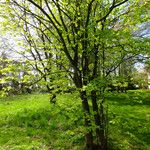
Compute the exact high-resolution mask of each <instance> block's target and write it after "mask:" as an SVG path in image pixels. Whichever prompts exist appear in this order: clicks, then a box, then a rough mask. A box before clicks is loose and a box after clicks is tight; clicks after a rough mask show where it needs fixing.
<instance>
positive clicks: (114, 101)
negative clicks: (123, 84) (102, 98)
mask: <svg viewBox="0 0 150 150" xmlns="http://www.w3.org/2000/svg"><path fill="white" fill-rule="evenodd" d="M107 99H108V100H109V139H110V144H111V147H114V148H113V149H114V150H150V91H128V94H124V93H120V94H115V93H113V94H110V95H109V96H108V97H107Z"/></svg>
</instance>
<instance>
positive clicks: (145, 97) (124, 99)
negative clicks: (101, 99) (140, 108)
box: [106, 90, 150, 106]
mask: <svg viewBox="0 0 150 150" xmlns="http://www.w3.org/2000/svg"><path fill="white" fill-rule="evenodd" d="M106 98H107V99H108V101H109V102H112V103H113V104H117V105H131V106H132V105H150V90H146V91H128V92H127V93H117V92H114V93H108V94H107V96H106Z"/></svg>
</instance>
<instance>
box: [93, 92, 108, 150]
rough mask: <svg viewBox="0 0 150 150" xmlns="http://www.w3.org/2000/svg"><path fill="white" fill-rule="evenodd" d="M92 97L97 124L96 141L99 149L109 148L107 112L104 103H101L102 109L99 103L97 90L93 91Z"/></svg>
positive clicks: (105, 149)
mask: <svg viewBox="0 0 150 150" xmlns="http://www.w3.org/2000/svg"><path fill="white" fill-rule="evenodd" d="M91 98H92V107H93V112H94V119H95V125H96V130H95V132H96V142H97V146H98V147H97V150H107V138H106V135H105V132H106V131H105V129H106V122H105V114H104V107H103V104H102V103H101V104H100V110H99V108H98V104H97V94H96V91H92V92H91Z"/></svg>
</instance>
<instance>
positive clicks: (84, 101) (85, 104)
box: [80, 91, 94, 150]
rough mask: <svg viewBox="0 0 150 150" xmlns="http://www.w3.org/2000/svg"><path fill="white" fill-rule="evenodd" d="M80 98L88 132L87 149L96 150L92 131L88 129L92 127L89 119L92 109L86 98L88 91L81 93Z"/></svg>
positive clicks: (86, 137)
mask: <svg viewBox="0 0 150 150" xmlns="http://www.w3.org/2000/svg"><path fill="white" fill-rule="evenodd" d="M80 97H81V100H82V107H83V111H84V122H85V128H86V129H87V130H88V131H87V132H86V134H85V140H86V147H87V149H89V150H94V149H93V145H94V144H93V135H92V131H91V130H89V129H88V128H89V127H91V121H90V119H89V115H90V108H89V104H88V101H87V97H86V91H81V92H80Z"/></svg>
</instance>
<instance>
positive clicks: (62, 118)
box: [0, 91, 150, 150]
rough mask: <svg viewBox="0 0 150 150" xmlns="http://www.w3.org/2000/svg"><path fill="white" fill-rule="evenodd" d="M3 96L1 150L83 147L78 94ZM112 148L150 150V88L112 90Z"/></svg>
mask: <svg viewBox="0 0 150 150" xmlns="http://www.w3.org/2000/svg"><path fill="white" fill-rule="evenodd" d="M48 99H49V95H48V94H27V95H17V96H12V97H7V98H3V99H0V150H83V149H84V144H83V141H84V135H83V121H82V120H81V118H82V109H81V104H80V99H79V98H78V96H77V94H74V95H73V94H64V95H59V96H58V99H57V103H56V105H53V104H50V103H49V100H48ZM106 99H107V101H108V103H109V107H108V113H109V118H108V119H109V130H108V132H109V137H108V139H109V147H110V149H112V150H150V91H128V93H127V94H125V93H109V94H107V96H106Z"/></svg>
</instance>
